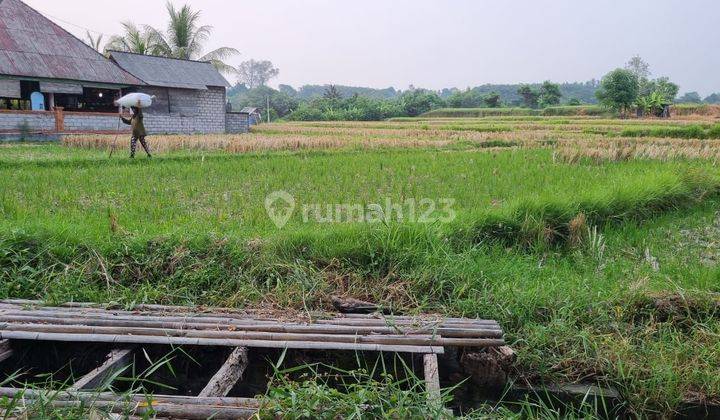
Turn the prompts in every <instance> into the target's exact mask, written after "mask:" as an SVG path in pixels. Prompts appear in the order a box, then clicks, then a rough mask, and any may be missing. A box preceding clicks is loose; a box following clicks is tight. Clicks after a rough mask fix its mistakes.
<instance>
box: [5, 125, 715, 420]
mask: <svg viewBox="0 0 720 420" xmlns="http://www.w3.org/2000/svg"><path fill="white" fill-rule="evenodd" d="M148 140H149V144H150V147H151V149H152V150H153V151H154V154H155V156H154V157H153V158H152V159H147V158H145V157H144V156H142V154H141V153H138V158H136V159H134V160H130V159H129V158H128V157H127V153H128V150H127V149H128V145H127V142H128V139H126V138H124V137H122V136H121V137H120V139H119V140H118V141H117V149H116V150H115V152H114V153H113V155H112V157H109V151H110V149H111V148H112V147H113V143H114V136H95V135H92V136H91V135H87V136H84V135H83V136H68V137H65V138H64V139H63V140H62V141H61V142H60V143H54V144H38V143H14V144H11V143H7V144H3V145H1V146H0V298H3V299H4V298H25V299H42V300H49V301H51V302H67V301H86V302H115V303H118V304H120V305H133V304H138V303H157V304H168V305H188V304H195V305H214V306H227V307H234V308H256V309H257V308H260V309H262V308H265V309H278V310H289V309H292V310H298V311H314V310H323V309H331V308H332V297H333V296H341V297H343V298H355V299H360V300H362V301H366V302H372V303H374V304H378V305H381V306H382V307H384V308H388V310H391V311H393V312H396V313H404V314H417V313H423V312H430V313H441V314H445V315H449V316H456V317H461V316H462V317H471V318H476V317H479V318H489V319H495V320H497V321H498V322H499V323H500V324H501V325H502V327H503V329H504V331H505V333H506V337H505V340H506V342H507V343H508V344H509V345H510V347H512V348H513V349H514V350H515V352H516V354H517V360H516V362H515V364H514V365H513V367H512V369H511V370H510V372H509V379H510V382H509V383H510V384H520V385H528V384H531V385H535V386H542V385H547V384H592V385H598V386H601V387H611V388H614V389H616V390H617V391H618V393H619V395H620V396H621V404H620V406H621V407H620V410H621V411H618V412H622V413H623V415H626V416H630V417H632V416H638V417H658V418H660V417H663V418H668V417H672V416H674V415H676V414H677V413H678V411H681V410H682V409H683V408H684V407H687V406H689V405H706V404H720V227H719V226H720V206H719V205H720V171H719V170H718V158H720V119H718V117H717V116H716V115H714V114H712V113H708V115H685V116H679V117H677V118H673V119H669V120H655V119H643V120H639V119H627V120H621V119H615V118H609V117H605V116H602V115H598V116H591V115H585V116H572V115H571V116H539V115H535V116H513V115H499V116H488V117H469V118H453V117H452V116H450V117H448V116H445V115H444V114H440V115H439V118H431V117H423V118H417V119H408V118H403V119H397V120H391V121H383V122H368V123H359V122H352V123H350V122H345V123H342V122H340V123H335V122H322V123H273V124H265V125H261V126H257V127H254V128H253V130H252V133H251V134H247V135H217V136H213V135H205V136H196V135H187V136H150V137H149V139H148ZM277 380H278V383H277V384H276V385H277V392H276V393H274V394H273V393H269V394H268V395H270V394H272V395H274V397H273V398H269V400H268V404H270V406H272V407H275V406H277V405H283V404H288V401H289V400H291V399H292V398H291V396H293V395H294V396H300V399H303V398H306V397H307V396H308V395H315V396H317V395H324V394H322V393H323V392H331V391H329V390H328V389H326V388H324V387H322V386H321V385H317V388H308V387H309V385H307V384H305V385H303V386H299V385H296V384H292V383H289V382H286V381H285V379H284V378H279V379H277ZM378 386H380V388H378ZM383 386H384V388H382V387H383ZM508 386H510V385H508ZM378 389H383V390H384V392H386V393H388V394H392V395H396V394H393V393H397V395H405V396H406V397H407V395H409V394H404V392H406V391H402V390H399V389H395V388H394V384H387V383H384V384H377V383H373V385H372V387H371V386H370V385H368V388H365V391H366V392H369V390H375V392H378ZM379 395H382V392H380V393H379ZM447 397H448V399H449V400H452V399H455V400H459V399H464V400H467V396H466V395H460V392H459V391H457V390H452V389H451V390H448V392H447ZM308 398H309V397H308ZM347 398H351V397H347ZM378 398H380V397H379V396H378ZM398 398H399V397H398ZM413 398H414V397H412V398H411V397H408V401H410V400H412V401H413V404H415V403H417V401H418V399H417V398H415V399H413ZM501 399H502V398H501ZM293 401H295V402H294V403H296V402H297V399H295V400H293ZM333 401H334V404H337V405H338V406H339V405H340V404H341V403H346V404H348V405H349V406H351V405H352V403H351V402H350V401H349V400H343V399H342V398H341V397H339V396H335V395H334V396H333ZM450 404H452V401H451V402H450ZM527 404H528V405H526V406H522V407H521V408H520V412H521V413H525V414H527V415H526V417H534V416H545V418H548V417H549V418H554V417H561V415H560V414H558V412H556V411H554V409H550V408H548V407H544V406H537V405H534V404H530V403H527ZM296 408H298V410H300V409H302V407H296ZM335 408H337V407H335ZM601 408H602V407H598V406H594V405H592V404H589V405H581V406H580V407H567V408H566V411H565V412H564V413H565V414H564V415H567V416H569V417H585V418H588V417H594V416H597V415H599V414H598V413H599V412H600V410H601ZM338 410H339V411H338V412H342V410H340V409H338ZM506 410H508V409H507V408H505V407H504V406H502V405H501V406H498V405H495V404H489V405H488V404H482V403H480V404H477V405H476V406H474V407H473V409H472V410H468V411H466V412H464V414H465V415H467V416H469V417H485V416H492V417H505V416H508V415H510V414H511V413H514V414H517V410H510V411H506ZM456 414H457V413H456ZM521 415H522V414H521Z"/></svg>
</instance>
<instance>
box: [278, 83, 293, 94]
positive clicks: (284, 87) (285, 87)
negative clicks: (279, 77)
mask: <svg viewBox="0 0 720 420" xmlns="http://www.w3.org/2000/svg"><path fill="white" fill-rule="evenodd" d="M278 90H279V91H280V92H282V93H284V94H286V95H289V96H297V94H298V92H297V90H295V88H294V87H292V86H290V85H283V84H279V85H278Z"/></svg>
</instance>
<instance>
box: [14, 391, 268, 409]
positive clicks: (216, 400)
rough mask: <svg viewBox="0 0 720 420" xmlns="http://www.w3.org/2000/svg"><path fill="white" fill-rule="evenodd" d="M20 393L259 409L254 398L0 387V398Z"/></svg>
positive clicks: (65, 398) (62, 397)
mask: <svg viewBox="0 0 720 420" xmlns="http://www.w3.org/2000/svg"><path fill="white" fill-rule="evenodd" d="M19 393H21V394H22V395H23V396H24V397H27V398H37V397H41V396H46V395H48V394H50V395H52V397H53V398H55V399H58V400H71V399H77V398H78V397H80V398H94V399H98V400H103V401H112V400H121V401H125V400H129V401H137V402H147V401H148V399H150V400H152V401H155V402H160V403H173V404H193V405H218V406H225V407H251V408H252V407H255V408H257V407H259V406H260V402H259V401H258V400H257V399H255V398H240V397H193V396H184V395H163V394H157V395H144V394H122V395H121V394H115V393H113V392H91V391H49V390H41V389H33V388H26V389H20V388H10V387H0V397H13V396H15V395H17V394H19Z"/></svg>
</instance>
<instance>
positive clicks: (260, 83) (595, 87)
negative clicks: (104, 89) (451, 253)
mask: <svg viewBox="0 0 720 420" xmlns="http://www.w3.org/2000/svg"><path fill="white" fill-rule="evenodd" d="M166 10H167V16H168V22H167V26H166V28H164V29H158V28H154V27H152V26H150V25H137V24H135V23H133V22H122V26H123V33H122V34H119V35H115V36H112V37H111V38H110V39H109V40H108V41H107V43H105V45H104V46H103V39H102V36H98V37H93V36H92V35H91V34H90V33H89V32H88V33H87V34H86V42H87V43H88V45H90V46H92V47H93V48H95V49H96V50H98V51H101V52H104V53H106V54H107V53H108V52H109V51H111V50H119V51H126V52H133V53H137V54H147V55H157V56H164V57H172V58H181V59H193V60H200V61H209V62H211V63H212V64H213V65H214V66H215V67H216V68H217V69H218V70H219V71H220V72H222V73H223V74H224V75H226V76H227V77H228V78H229V79H230V80H233V79H236V80H237V83H236V84H235V86H233V87H232V88H231V89H230V90H229V91H228V100H229V101H230V102H231V104H232V105H233V106H234V107H238V108H239V107H245V106H252V107H257V108H261V109H263V111H264V112H266V111H267V110H265V108H266V107H267V103H268V100H269V102H270V114H271V117H272V118H287V119H297V120H379V119H385V118H391V117H398V116H409V117H412V116H417V115H420V114H422V113H425V112H427V111H430V110H433V109H437V108H441V107H449V108H499V107H506V106H511V107H525V108H533V109H537V108H545V107H550V106H557V105H582V104H595V103H600V104H602V105H603V106H605V107H607V108H610V109H613V110H615V111H617V112H619V113H620V114H627V113H628V112H630V111H631V110H635V111H637V112H638V114H639V115H661V114H662V113H663V112H665V110H666V109H667V106H668V105H670V104H672V103H709V104H720V93H713V94H711V95H708V96H707V97H705V98H704V99H703V98H701V96H700V95H699V94H698V93H697V92H688V93H685V94H684V95H683V96H681V97H680V98H678V97H677V94H678V90H679V87H678V86H677V85H676V84H675V83H673V82H671V81H670V80H669V79H668V78H667V77H658V78H656V79H651V78H650V70H649V68H650V66H649V65H648V64H647V63H646V62H645V61H644V60H643V59H642V58H641V57H639V56H635V57H632V58H631V59H630V61H629V62H628V63H627V64H626V65H625V67H624V68H618V69H615V70H613V71H611V72H610V73H608V74H607V75H606V76H605V77H603V79H602V80H601V81H597V80H590V81H588V82H583V83H562V84H557V83H553V82H550V81H545V82H543V83H535V84H486V85H482V86H476V87H472V88H467V89H465V90H460V89H457V88H446V89H442V90H439V91H433V90H428V89H422V88H415V87H413V86H410V88H408V89H407V90H404V91H402V90H396V89H395V88H393V87H389V88H386V89H373V88H366V87H354V86H340V85H305V86H302V87H300V88H298V89H295V88H294V87H292V86H290V85H284V84H281V85H279V86H278V89H273V88H270V87H268V86H267V84H268V82H270V80H272V79H274V78H276V77H277V76H278V75H279V74H280V70H279V69H278V68H276V67H275V66H274V65H273V63H272V62H270V61H268V60H255V59H251V60H247V61H244V62H242V63H241V64H240V65H239V66H237V67H233V66H231V65H229V64H228V63H226V60H227V59H228V58H231V57H233V56H236V55H238V54H239V52H238V50H237V49H235V48H232V47H221V48H217V49H215V50H212V51H208V52H206V51H205V44H206V42H207V41H208V40H209V38H210V36H211V35H212V27H211V26H208V25H204V24H202V23H201V21H200V18H201V12H200V11H198V10H193V9H192V8H191V7H190V6H188V5H184V6H182V7H181V8H176V7H175V6H174V5H173V4H172V3H170V2H167V3H166Z"/></svg>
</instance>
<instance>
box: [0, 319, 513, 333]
mask: <svg viewBox="0 0 720 420" xmlns="http://www.w3.org/2000/svg"><path fill="white" fill-rule="evenodd" d="M118 318H120V317H106V318H98V317H90V318H82V319H80V318H77V317H59V316H54V315H53V316H49V315H43V316H35V315H30V314H29V313H28V314H25V315H2V314H1V313H0V322H9V323H38V322H41V323H49V324H56V325H79V324H82V325H93V326H118V327H133V326H136V327H149V328H153V327H154V328H169V329H179V330H182V329H196V330H202V329H209V330H220V329H224V330H226V329H228V328H230V327H234V328H235V329H237V330H244V331H265V332H284V333H320V334H322V333H325V334H351V335H355V334H390V335H406V334H435V335H441V336H443V337H453V338H472V337H478V338H480V337H487V338H493V337H494V338H499V337H502V330H501V329H500V328H488V329H463V328H444V327H440V328H435V329H427V328H395V327H382V326H371V327H366V326H342V325H318V324H315V325H299V324H279V323H277V324H272V325H270V324H259V325H257V324H252V323H242V324H241V323H232V324H222V325H220V324H211V323H195V322H166V321H163V320H147V319H144V317H122V319H118Z"/></svg>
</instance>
